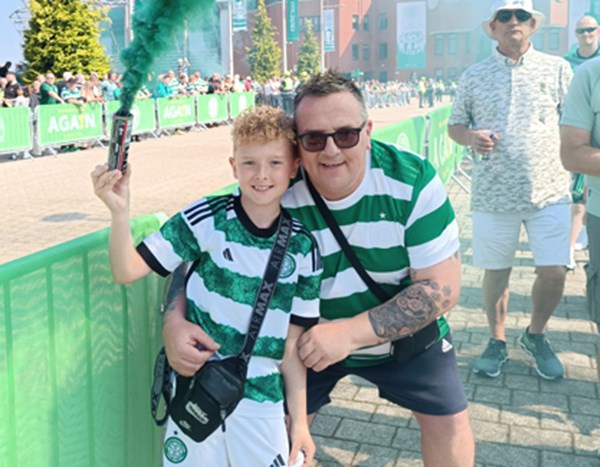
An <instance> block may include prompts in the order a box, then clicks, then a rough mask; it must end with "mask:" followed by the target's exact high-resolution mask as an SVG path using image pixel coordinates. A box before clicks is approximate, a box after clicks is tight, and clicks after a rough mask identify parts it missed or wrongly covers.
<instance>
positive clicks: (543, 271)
mask: <svg viewBox="0 0 600 467" xmlns="http://www.w3.org/2000/svg"><path fill="white" fill-rule="evenodd" d="M536 273H537V276H538V278H539V279H540V280H541V281H543V282H544V283H545V284H547V285H549V286H555V287H562V286H563V285H564V283H565V279H566V277H567V270H566V269H565V268H564V267H562V266H544V267H538V268H537V269H536Z"/></svg>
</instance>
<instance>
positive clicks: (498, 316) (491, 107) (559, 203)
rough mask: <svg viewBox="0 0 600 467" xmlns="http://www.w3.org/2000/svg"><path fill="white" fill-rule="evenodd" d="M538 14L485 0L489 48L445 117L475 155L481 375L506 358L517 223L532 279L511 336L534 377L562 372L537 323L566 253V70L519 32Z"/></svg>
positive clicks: (526, 4)
mask: <svg viewBox="0 0 600 467" xmlns="http://www.w3.org/2000/svg"><path fill="white" fill-rule="evenodd" d="M543 19H544V16H543V15H542V14H541V13H540V12H538V11H536V10H534V9H533V7H532V4H531V0H497V1H496V2H495V3H494V6H493V7H492V16H491V18H490V19H488V20H486V21H484V22H483V29H484V31H485V32H486V33H487V34H488V35H489V36H490V37H491V38H493V39H495V40H497V41H498V47H497V48H496V49H495V50H494V51H493V54H492V56H491V57H489V58H488V59H486V60H484V61H482V62H480V63H477V64H475V65H473V66H471V67H470V68H469V69H467V70H466V71H465V72H464V73H463V75H462V77H461V80H460V83H459V86H458V93H457V96H456V101H455V102H454V104H453V107H452V115H451V117H450V120H449V125H448V131H449V134H450V137H451V138H452V139H454V140H455V141H456V142H457V143H459V144H462V145H464V146H470V147H472V148H473V149H474V150H475V151H476V152H477V153H478V156H477V158H476V159H477V160H476V163H475V164H474V167H473V190H472V199H471V208H472V211H473V263H474V265H475V266H477V267H480V268H483V269H484V270H485V273H484V278H483V286H482V291H483V300H484V307H485V311H486V314H487V318H488V323H489V326H490V330H491V334H492V337H491V339H490V341H489V343H488V346H487V348H486V349H485V351H484V352H483V354H482V355H481V356H480V357H479V358H477V359H476V361H475V366H474V370H475V372H476V373H480V374H484V375H487V376H490V377H496V376H498V375H499V374H500V371H501V367H502V365H503V364H504V363H505V362H506V361H507V360H508V353H507V350H506V334H505V320H506V315H507V311H508V298H509V286H508V284H509V277H510V273H511V270H512V265H513V260H514V257H515V253H516V249H517V247H518V245H519V232H520V229H521V225H522V224H523V225H524V226H525V229H526V230H527V234H528V237H529V246H530V248H531V250H532V253H533V259H534V264H535V268H536V269H535V272H536V274H537V277H536V279H535V282H534V284H533V289H532V292H531V298H532V302H533V305H532V313H531V321H530V324H529V326H528V328H527V329H526V330H525V331H524V332H523V334H522V335H521V337H520V340H519V342H520V345H521V347H523V349H524V350H525V352H526V353H528V354H529V355H530V356H531V357H532V358H533V360H534V363H535V366H536V369H537V372H538V373H539V374H540V375H541V376H542V377H544V378H547V379H555V378H560V377H562V376H563V367H562V364H561V362H560V360H559V359H558V357H557V356H556V354H555V353H554V351H553V350H552V348H551V347H550V344H549V342H548V339H547V338H546V337H545V336H544V330H545V328H546V325H547V323H548V321H549V319H550V317H551V316H552V313H553V312H554V310H555V308H556V307H557V306H558V303H559V302H560V299H561V297H562V293H563V289H564V283H565V272H566V271H565V266H566V265H567V264H568V261H569V226H570V215H569V202H570V196H569V174H568V173H567V172H566V171H565V170H564V168H563V167H562V165H561V163H560V155H559V147H560V138H559V127H558V122H559V117H560V113H561V110H562V107H563V104H564V99H565V96H566V93H567V88H568V85H569V82H570V80H571V76H572V72H571V68H570V66H569V64H568V63H567V62H566V61H565V60H564V59H562V58H559V57H553V56H550V55H546V54H543V53H540V52H537V51H536V50H534V49H533V46H532V44H531V42H530V40H529V38H530V37H531V36H532V35H533V34H534V33H535V31H536V30H537V29H538V28H539V27H540V24H541V23H542V21H543Z"/></svg>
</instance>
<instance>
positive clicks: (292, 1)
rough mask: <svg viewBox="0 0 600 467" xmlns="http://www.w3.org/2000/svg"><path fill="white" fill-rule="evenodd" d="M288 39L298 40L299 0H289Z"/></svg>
mask: <svg viewBox="0 0 600 467" xmlns="http://www.w3.org/2000/svg"><path fill="white" fill-rule="evenodd" d="M287 40H288V42H294V41H297V40H298V0H287Z"/></svg>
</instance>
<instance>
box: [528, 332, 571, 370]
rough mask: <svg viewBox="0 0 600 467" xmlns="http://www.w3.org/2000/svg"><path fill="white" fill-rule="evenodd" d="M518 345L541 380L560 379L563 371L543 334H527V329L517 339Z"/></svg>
mask: <svg viewBox="0 0 600 467" xmlns="http://www.w3.org/2000/svg"><path fill="white" fill-rule="evenodd" d="M519 344H521V347H523V350H524V351H525V352H526V353H527V354H529V356H530V357H531V358H533V361H534V363H535V369H536V370H537V372H538V374H539V375H540V376H541V377H542V378H546V379H557V378H562V377H563V375H564V373H565V370H564V369H563V366H562V363H560V360H559V359H558V357H557V356H556V354H555V353H554V350H552V347H551V346H550V342H549V341H548V339H547V338H546V336H544V334H529V327H527V329H525V332H524V333H523V334H522V335H521V337H520V338H519Z"/></svg>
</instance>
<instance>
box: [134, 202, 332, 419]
mask: <svg viewBox="0 0 600 467" xmlns="http://www.w3.org/2000/svg"><path fill="white" fill-rule="evenodd" d="M278 223H279V219H277V220H276V221H275V222H274V223H273V225H272V226H271V227H269V228H268V229H259V228H257V227H256V226H255V225H254V224H253V223H252V221H251V220H250V219H249V218H248V216H247V214H246V213H245V211H244V210H243V208H242V205H241V202H240V198H239V192H238V193H234V194H231V195H225V196H214V197H206V198H202V199H200V200H198V201H196V202H195V203H193V204H191V205H190V206H188V207H187V208H185V209H184V210H183V211H181V212H179V213H178V214H176V215H175V216H173V217H172V218H171V219H169V220H168V221H167V222H166V223H165V224H164V225H163V226H162V228H161V229H160V230H159V231H157V232H155V233H154V234H152V235H150V236H149V237H147V238H146V239H145V240H144V241H143V242H142V243H141V244H140V245H139V246H138V251H139V253H140V254H141V255H142V257H143V258H144V260H145V261H146V263H147V264H148V265H149V266H150V267H151V268H152V269H153V270H154V271H155V272H157V273H159V274H161V275H167V274H169V273H170V272H172V271H173V270H174V269H176V268H177V266H179V265H180V264H181V263H182V262H190V263H191V262H193V261H195V260H196V259H199V262H198V263H197V266H196V268H195V271H193V272H192V273H191V275H190V276H189V280H188V283H187V291H186V292H187V307H188V309H187V318H188V319H189V320H190V321H192V322H194V323H196V324H198V325H200V326H201V327H202V329H203V330H204V331H206V332H207V333H208V334H209V335H210V336H211V337H212V338H213V339H214V340H215V342H217V343H219V344H220V345H221V348H220V350H219V355H220V356H222V357H224V356H229V355H235V354H237V353H238V352H239V351H240V350H241V348H242V345H243V343H244V339H245V336H246V333H247V331H248V328H249V324H250V316H251V315H252V308H253V305H254V301H255V299H256V293H257V291H258V288H259V286H260V283H261V281H262V278H263V274H264V272H265V269H266V266H267V262H268V259H269V255H270V253H271V249H272V246H273V242H274V241H275V235H276V233H277V225H278ZM321 274H322V266H321V259H320V256H319V251H318V248H317V245H316V242H315V239H314V238H313V237H312V235H311V234H310V233H309V231H308V230H307V229H306V228H305V227H304V226H303V225H302V224H300V223H299V222H298V221H297V220H293V226H292V236H291V238H290V243H289V246H288V250H287V253H286V255H285V259H284V262H283V265H282V267H281V272H280V275H279V281H278V283H277V286H276V287H275V292H274V294H273V298H272V299H271V303H270V306H269V310H268V312H267V313H266V315H265V319H264V322H263V324H262V328H261V330H260V334H259V337H258V339H257V341H256V345H255V347H254V350H253V352H252V358H251V359H250V364H249V368H248V380H247V383H246V389H245V394H244V399H243V400H242V402H241V403H240V405H239V406H238V407H237V409H236V413H240V414H242V415H243V414H247V415H248V416H260V417H263V418H264V417H270V416H274V417H276V416H281V414H282V408H283V404H282V401H283V396H284V385H283V378H282V376H281V373H280V363H281V360H282V358H283V354H284V349H285V339H286V336H287V333H288V326H289V323H293V324H297V325H300V326H303V327H308V326H311V325H313V324H316V322H317V321H318V317H319V290H320V282H321Z"/></svg>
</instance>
